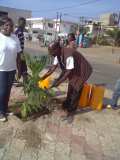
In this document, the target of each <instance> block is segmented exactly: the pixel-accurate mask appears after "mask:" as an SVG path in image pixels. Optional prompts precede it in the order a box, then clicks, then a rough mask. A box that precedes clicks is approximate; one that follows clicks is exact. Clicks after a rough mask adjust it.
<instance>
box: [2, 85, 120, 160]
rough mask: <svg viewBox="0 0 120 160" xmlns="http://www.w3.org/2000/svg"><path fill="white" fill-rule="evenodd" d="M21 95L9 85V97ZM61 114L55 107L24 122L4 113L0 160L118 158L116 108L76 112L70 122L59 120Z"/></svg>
mask: <svg viewBox="0 0 120 160" xmlns="http://www.w3.org/2000/svg"><path fill="white" fill-rule="evenodd" d="M106 96H107V97H108V98H109V97H110V96H111V95H110V92H109V91H107V92H106ZM23 97H24V96H23V93H22V90H21V88H19V87H17V88H16V87H13V89H12V95H11V101H14V100H15V99H18V100H19V99H21V98H23ZM63 114H64V112H63V111H62V110H58V109H56V110H55V111H54V112H53V113H52V115H46V116H42V117H39V118H37V119H36V120H30V121H27V122H22V121H21V120H20V119H18V118H17V117H16V116H10V117H8V122H6V123H0V160H119V159H120V158H119V157H120V151H119V150H120V110H116V111H114V110H111V109H104V110H102V111H100V112H98V111H89V112H78V113H77V114H76V115H75V117H74V121H73V123H71V124H69V123H68V122H67V121H62V120H61V115H63Z"/></svg>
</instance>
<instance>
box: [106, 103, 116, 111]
mask: <svg viewBox="0 0 120 160" xmlns="http://www.w3.org/2000/svg"><path fill="white" fill-rule="evenodd" d="M106 108H108V109H114V110H116V109H118V106H117V105H114V106H112V105H110V104H108V105H107V106H106Z"/></svg>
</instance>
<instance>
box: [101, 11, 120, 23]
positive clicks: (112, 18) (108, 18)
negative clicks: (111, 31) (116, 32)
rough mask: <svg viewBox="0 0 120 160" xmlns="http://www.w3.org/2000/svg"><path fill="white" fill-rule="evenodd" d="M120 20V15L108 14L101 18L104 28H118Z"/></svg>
mask: <svg viewBox="0 0 120 160" xmlns="http://www.w3.org/2000/svg"><path fill="white" fill-rule="evenodd" d="M119 20H120V14H119V13H106V14H102V15H101V16H100V21H101V23H102V25H104V26H118V25H119Z"/></svg>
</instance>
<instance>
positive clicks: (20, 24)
mask: <svg viewBox="0 0 120 160" xmlns="http://www.w3.org/2000/svg"><path fill="white" fill-rule="evenodd" d="M25 25H26V20H25V18H23V17H20V18H19V20H18V28H17V29H16V31H15V34H16V36H17V37H18V39H19V41H20V46H21V49H22V52H21V75H22V76H23V80H24V79H25V78H26V76H27V65H26V61H25V60H24V59H22V57H24V53H23V51H24V30H25Z"/></svg>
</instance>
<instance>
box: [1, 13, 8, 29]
mask: <svg viewBox="0 0 120 160" xmlns="http://www.w3.org/2000/svg"><path fill="white" fill-rule="evenodd" d="M7 16H8V13H7V12H3V11H0V26H1V25H2V18H3V17H7Z"/></svg>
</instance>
